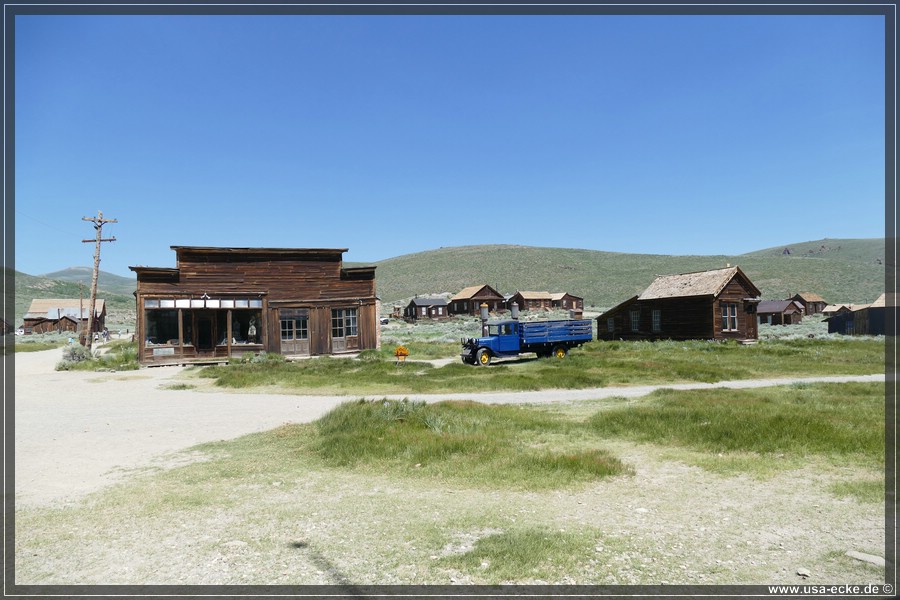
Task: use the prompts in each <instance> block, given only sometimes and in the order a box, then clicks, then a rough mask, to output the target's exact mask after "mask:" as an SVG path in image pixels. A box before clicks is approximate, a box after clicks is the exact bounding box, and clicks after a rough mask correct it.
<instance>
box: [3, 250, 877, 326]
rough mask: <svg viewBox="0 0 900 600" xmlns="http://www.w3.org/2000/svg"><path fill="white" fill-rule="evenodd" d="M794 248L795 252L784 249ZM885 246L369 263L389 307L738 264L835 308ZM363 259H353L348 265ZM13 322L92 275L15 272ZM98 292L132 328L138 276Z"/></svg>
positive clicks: (478, 254)
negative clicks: (471, 291) (464, 293)
mask: <svg viewBox="0 0 900 600" xmlns="http://www.w3.org/2000/svg"><path fill="white" fill-rule="evenodd" d="M785 249H788V250H789V251H790V253H786V252H785ZM885 262H886V261H885V240H884V239H883V238H878V239H823V240H814V241H808V242H798V243H793V244H786V245H784V246H778V247H774V248H766V249H762V250H757V251H754V252H750V253H747V254H741V255H737V256H725V255H720V256H668V255H656V254H625V253H617V252H602V251H597V250H579V249H571V248H541V247H535V246H511V245H503V246H497V245H495V246H459V247H449V248H439V249H437V250H430V251H427V252H419V253H416V254H407V255H403V256H398V257H395V258H390V259H387V260H383V261H379V262H376V263H372V264H374V265H375V266H377V267H378V269H377V270H376V285H377V290H378V295H379V296H380V297H381V299H382V302H383V304H384V306H385V308H386V309H387V310H390V307H391V306H392V305H393V304H395V303H400V304H404V305H405V304H406V302H408V301H409V299H410V298H412V297H414V296H415V295H417V294H418V295H429V294H440V293H447V294H455V293H456V292H458V291H459V290H461V289H462V288H464V287H467V286H470V285H476V284H488V285H491V286H492V287H494V288H496V289H497V290H498V291H500V292H502V293H505V294H512V293H514V292H516V291H518V290H527V291H551V292H562V291H566V292H570V293H573V294H575V295H578V296H582V297H583V298H584V299H585V305H586V306H587V307H588V308H589V309H590V308H591V307H593V308H594V309H605V308H610V307H612V306H615V305H616V304H618V303H619V302H621V301H623V300H625V299H627V298H630V297H631V296H633V295H635V294H638V293H640V292H641V291H643V290H644V288H646V287H647V286H648V285H650V282H652V281H653V279H654V278H655V277H656V276H657V275H666V274H675V273H686V272H690V271H700V270H704V269H713V268H719V267H724V266H726V265H727V264H731V265H738V266H739V267H741V269H742V270H743V271H744V272H745V273H746V274H747V276H748V277H750V279H751V281H753V283H754V284H755V285H756V286H757V287H758V288H760V290H761V291H762V294H763V299H765V300H774V299H784V298H787V297H789V296H791V295H793V294H795V293H797V292H815V293H818V294H820V295H821V296H822V297H824V298H825V299H826V300H827V301H829V302H853V303H864V302H871V301H873V300H874V299H875V298H877V297H878V296H879V295H880V294H881V293H882V292H883V291H884V289H885V264H884V263H885ZM359 264H362V263H349V262H348V263H346V265H347V266H353V265H359ZM15 278H16V324H17V325H18V324H20V323H21V321H22V315H24V314H25V310H26V309H27V308H28V305H29V304H30V303H31V300H32V299H34V298H48V297H54V296H56V297H71V298H78V297H79V294H80V293H81V289H82V288H81V287H80V286H79V284H84V288H83V289H84V294H85V297H88V295H89V290H90V279H91V269H90V268H88V267H73V268H69V269H65V270H62V271H57V272H54V273H48V274H47V275H46V276H43V277H35V276H32V275H27V274H25V273H20V272H18V271H17V272H15ZM98 288H99V292H98V295H99V296H100V297H102V298H105V299H106V301H107V303H108V312H109V316H110V319H109V320H110V321H111V322H113V323H125V324H133V322H134V297H133V296H132V293H133V292H134V289H135V280H134V279H130V278H127V277H119V276H117V275H112V274H110V273H104V272H102V271H101V273H100V279H99V283H98Z"/></svg>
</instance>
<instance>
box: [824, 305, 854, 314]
mask: <svg viewBox="0 0 900 600" xmlns="http://www.w3.org/2000/svg"><path fill="white" fill-rule="evenodd" d="M850 310H851V309H850V305H849V304H829V305H828V306H826V307H825V308H824V309H822V315H824V316H826V317H833V316H834V315H839V314H841V313H847V312H850Z"/></svg>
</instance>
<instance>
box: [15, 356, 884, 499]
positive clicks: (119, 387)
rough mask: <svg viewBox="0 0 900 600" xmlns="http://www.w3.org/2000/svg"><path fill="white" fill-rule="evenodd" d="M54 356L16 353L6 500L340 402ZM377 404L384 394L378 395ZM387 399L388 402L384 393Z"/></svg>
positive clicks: (80, 483) (552, 393) (556, 396)
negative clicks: (80, 364)
mask: <svg viewBox="0 0 900 600" xmlns="http://www.w3.org/2000/svg"><path fill="white" fill-rule="evenodd" d="M61 356H62V353H61V351H60V350H47V351H44V352H34V353H19V354H17V355H16V357H15V362H16V364H15V467H16V471H15V494H16V502H17V504H19V505H20V506H21V505H31V506H37V505H49V504H57V503H67V502H73V501H77V500H78V499H79V498H81V497H82V496H83V495H85V494H87V493H89V492H92V491H94V490H97V489H100V488H102V487H104V486H106V485H108V484H110V483H113V482H115V481H117V480H119V479H121V478H122V477H126V476H127V475H128V472H129V471H130V470H134V469H141V468H145V467H152V466H154V465H160V466H164V465H166V464H167V463H168V462H169V461H171V460H172V455H173V454H174V453H176V452H179V451H182V450H184V449H186V448H189V447H191V446H193V445H196V444H199V443H202V442H208V441H215V440H222V439H231V438H235V437H239V436H241V435H245V434H248V433H253V432H256V431H265V430H267V429H272V428H274V427H277V426H279V425H281V424H283V423H287V422H309V421H313V420H315V419H317V418H318V417H320V416H321V415H323V414H324V413H326V412H327V411H328V410H330V409H331V408H333V407H335V406H336V405H338V404H339V403H341V402H343V401H346V400H347V397H346V396H300V395H284V394H246V393H224V392H202V393H198V392H191V391H185V390H177V389H167V386H171V385H172V384H173V383H174V380H175V379H176V378H177V376H178V375H179V374H180V373H181V372H182V368H181V367H157V368H150V369H142V370H140V371H132V372H120V373H85V372H58V371H55V370H54V367H55V365H56V363H57V362H58V361H59V360H60V358H61ZM883 380H884V375H868V376H859V377H816V378H801V379H773V380H756V381H733V382H720V383H717V384H702V383H699V384H682V385H669V386H639V387H628V388H602V389H587V390H544V391H539V392H518V393H486V394H442V395H441V394H437V395H407V396H398V397H397V398H404V397H405V398H409V399H410V400H424V401H426V402H435V401H438V400H444V399H472V400H477V401H479V402H485V403H497V404H508V403H542V402H576V401H580V400H590V399H602V398H608V397H614V396H618V397H637V396H642V395H646V394H649V393H651V392H652V391H654V390H656V389H659V388H661V387H668V388H673V389H706V388H712V387H728V388H747V387H765V386H771V385H784V384H790V383H795V382H815V381H883ZM378 397H379V398H381V397H383V396H378ZM388 397H391V396H388Z"/></svg>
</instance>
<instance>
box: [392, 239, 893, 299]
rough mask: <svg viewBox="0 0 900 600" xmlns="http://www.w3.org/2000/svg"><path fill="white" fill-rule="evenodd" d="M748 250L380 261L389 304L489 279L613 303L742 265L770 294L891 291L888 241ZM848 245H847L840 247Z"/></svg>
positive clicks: (477, 254) (543, 252)
mask: <svg viewBox="0 0 900 600" xmlns="http://www.w3.org/2000/svg"><path fill="white" fill-rule="evenodd" d="M824 242H825V243H827V244H828V246H829V247H831V248H834V249H832V250H829V251H823V252H814V253H809V252H807V250H808V249H810V248H813V249H815V250H818V249H819V248H820V247H821V246H822V245H823V241H820V242H807V243H805V244H793V245H791V246H790V247H791V248H793V249H794V251H793V253H792V254H790V255H784V254H782V250H783V248H784V247H779V248H777V249H767V250H760V251H758V252H753V253H750V254H744V255H740V256H724V255H723V256H664V255H650V254H622V253H615V252H598V251H595V250H577V249H563V248H536V247H531V246H463V247H452V248H441V249H439V250H432V251H429V252H421V253H418V254H409V255H405V256H399V257H396V258H392V259H388V260H384V261H381V262H378V263H375V264H376V265H377V266H378V270H377V271H376V277H377V281H378V294H379V295H380V296H381V299H382V301H383V302H384V304H385V305H388V306H389V305H390V304H391V303H393V302H397V301H402V300H405V299H408V298H410V297H412V296H414V295H416V294H420V295H424V294H431V293H442V292H448V293H456V292H457V291H459V290H460V289H462V288H464V287H466V286H469V285H475V284H482V283H486V284H489V285H491V286H492V287H494V288H496V289H497V290H498V291H500V292H501V293H506V294H508V293H513V292H515V291H517V290H530V291H542V290H546V291H551V292H552V291H567V292H571V293H573V294H576V295H578V296H582V297H584V299H585V303H586V304H587V305H591V306H595V307H600V308H609V307H611V306H614V305H616V304H618V303H619V302H621V301H622V300H625V299H627V298H629V297H631V296H633V295H635V294H638V293H640V292H641V291H642V290H644V288H646V287H647V286H648V285H649V284H650V282H651V281H653V279H654V278H655V277H656V276H657V275H667V274H674V273H686V272H690V271H700V270H704V269H712V268H719V267H724V266H726V265H727V264H731V265H738V266H739V267H740V268H741V269H742V270H743V271H744V272H745V273H747V276H748V277H750V279H751V280H752V281H753V283H754V284H755V285H756V286H757V287H759V288H760V290H761V291H762V295H763V298H764V299H767V300H768V299H782V298H787V297H788V296H789V295H791V294H794V293H797V292H816V293H818V294H820V295H822V296H823V297H824V298H825V299H826V300H828V301H829V302H871V301H872V300H874V299H875V298H876V297H877V296H878V295H879V294H881V293H882V292H883V291H884V276H885V271H884V265H883V264H879V262H878V261H877V260H876V259H881V262H882V263H883V262H884V261H883V256H884V240H825V241H824ZM837 248H840V249H837Z"/></svg>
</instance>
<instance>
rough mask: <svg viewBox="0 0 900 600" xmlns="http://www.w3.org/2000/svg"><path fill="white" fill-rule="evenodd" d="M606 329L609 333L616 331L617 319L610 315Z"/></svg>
mask: <svg viewBox="0 0 900 600" xmlns="http://www.w3.org/2000/svg"><path fill="white" fill-rule="evenodd" d="M606 331H608V332H609V333H615V332H616V320H615V319H614V318H612V317H610V318H608V319H607V320H606Z"/></svg>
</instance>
